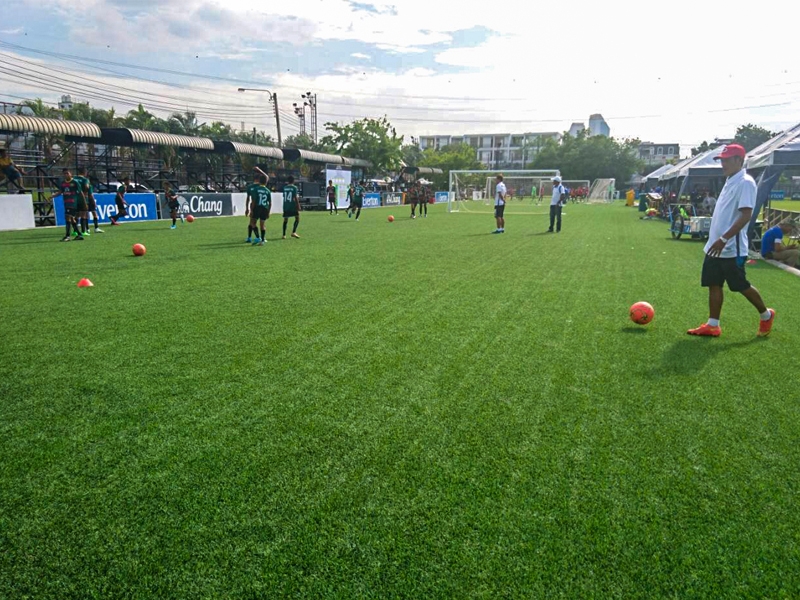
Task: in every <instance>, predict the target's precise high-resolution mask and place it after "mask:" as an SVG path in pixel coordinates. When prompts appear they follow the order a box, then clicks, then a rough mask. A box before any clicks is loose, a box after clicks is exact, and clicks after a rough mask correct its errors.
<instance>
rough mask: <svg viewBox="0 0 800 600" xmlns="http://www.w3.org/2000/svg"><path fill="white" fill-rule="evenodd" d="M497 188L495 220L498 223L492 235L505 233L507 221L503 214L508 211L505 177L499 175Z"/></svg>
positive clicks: (495, 194)
mask: <svg viewBox="0 0 800 600" xmlns="http://www.w3.org/2000/svg"><path fill="white" fill-rule="evenodd" d="M496 180H497V186H495V191H494V218H495V220H496V221H497V229H495V230H494V231H493V232H492V233H505V232H506V220H505V218H503V213H504V212H505V209H506V184H505V183H503V176H502V175H498V176H497V178H496Z"/></svg>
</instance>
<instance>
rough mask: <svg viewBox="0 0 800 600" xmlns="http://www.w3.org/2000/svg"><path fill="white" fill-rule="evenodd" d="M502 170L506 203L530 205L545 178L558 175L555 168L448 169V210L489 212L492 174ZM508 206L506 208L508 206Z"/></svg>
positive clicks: (493, 178)
mask: <svg viewBox="0 0 800 600" xmlns="http://www.w3.org/2000/svg"><path fill="white" fill-rule="evenodd" d="M498 173H502V175H503V182H504V183H505V184H506V191H507V193H508V196H507V199H508V202H507V205H510V206H514V205H528V206H529V205H530V204H532V203H533V202H534V200H535V199H537V198H538V197H539V189H540V188H541V185H542V183H543V182H545V181H550V180H551V179H552V178H553V177H555V176H556V175H560V171H559V170H558V169H540V170H533V171H496V172H492V171H486V170H482V171H450V189H449V190H448V191H449V196H448V201H447V210H448V212H466V213H471V212H477V213H491V212H492V211H493V210H494V208H493V206H494V195H495V186H496V181H495V177H496V176H497V174H498ZM507 210H508V209H507Z"/></svg>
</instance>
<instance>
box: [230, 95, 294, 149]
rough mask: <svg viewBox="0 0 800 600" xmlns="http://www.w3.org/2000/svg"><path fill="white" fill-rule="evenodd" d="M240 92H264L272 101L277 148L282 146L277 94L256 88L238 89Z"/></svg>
mask: <svg viewBox="0 0 800 600" xmlns="http://www.w3.org/2000/svg"><path fill="white" fill-rule="evenodd" d="M239 91H240V92H266V93H267V94H269V98H270V100H271V101H272V107H273V108H274V109H275V127H276V129H277V130H278V147H280V146H283V139H282V138H281V114H280V112H279V111H278V94H277V93H276V92H272V91H271V90H262V89H257V88H239Z"/></svg>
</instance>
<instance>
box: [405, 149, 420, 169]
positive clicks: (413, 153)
mask: <svg viewBox="0 0 800 600" xmlns="http://www.w3.org/2000/svg"><path fill="white" fill-rule="evenodd" d="M401 152H402V153H403V162H404V163H405V164H406V166H407V167H417V166H420V161H421V160H422V148H420V147H419V146H418V145H417V144H406V145H405V146H403V147H402V148H401Z"/></svg>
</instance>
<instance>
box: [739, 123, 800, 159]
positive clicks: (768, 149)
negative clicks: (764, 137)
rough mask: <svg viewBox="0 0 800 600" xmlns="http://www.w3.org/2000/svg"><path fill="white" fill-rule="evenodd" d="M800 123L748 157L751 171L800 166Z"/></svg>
mask: <svg viewBox="0 0 800 600" xmlns="http://www.w3.org/2000/svg"><path fill="white" fill-rule="evenodd" d="M799 153H800V123H798V124H797V125H795V126H794V127H792V128H790V129H787V130H786V131H784V132H783V133H780V134H778V135H776V136H775V137H774V138H772V139H771V140H769V141H766V142H764V143H763V144H761V145H760V146H759V147H758V148H755V149H754V150H751V151H750V152H749V153H748V155H747V163H746V165H745V166H746V167H747V168H748V169H750V170H756V169H761V168H764V167H771V166H773V165H798V164H800V154H799Z"/></svg>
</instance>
